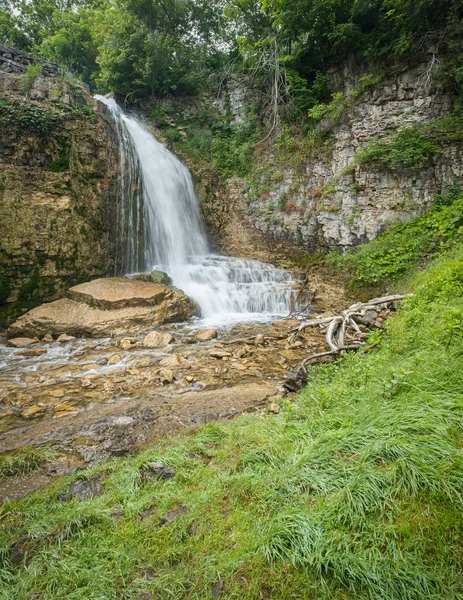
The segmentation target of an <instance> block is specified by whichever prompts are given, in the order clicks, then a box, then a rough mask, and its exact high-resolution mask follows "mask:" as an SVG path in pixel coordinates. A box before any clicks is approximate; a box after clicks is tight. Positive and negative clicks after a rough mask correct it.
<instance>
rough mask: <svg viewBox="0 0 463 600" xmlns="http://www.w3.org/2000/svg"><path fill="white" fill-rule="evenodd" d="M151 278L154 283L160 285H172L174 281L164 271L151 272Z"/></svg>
mask: <svg viewBox="0 0 463 600" xmlns="http://www.w3.org/2000/svg"><path fill="white" fill-rule="evenodd" d="M150 278H151V281H152V282H153V283H158V284H159V285H172V279H171V278H170V277H169V275H167V273H165V272H164V271H159V270H155V271H151V273H150Z"/></svg>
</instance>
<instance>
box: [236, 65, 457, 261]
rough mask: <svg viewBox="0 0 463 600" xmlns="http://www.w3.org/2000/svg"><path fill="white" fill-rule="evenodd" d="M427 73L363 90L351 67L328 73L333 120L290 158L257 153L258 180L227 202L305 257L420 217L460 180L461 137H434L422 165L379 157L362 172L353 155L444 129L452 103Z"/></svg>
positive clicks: (402, 73)
mask: <svg viewBox="0 0 463 600" xmlns="http://www.w3.org/2000/svg"><path fill="white" fill-rule="evenodd" d="M425 69H426V65H425V64H418V65H414V66H406V67H403V68H397V69H396V71H395V72H392V73H389V74H388V75H386V76H383V77H382V78H378V79H379V81H377V82H376V81H375V82H374V83H373V84H372V85H369V86H365V88H366V89H362V88H361V86H362V79H361V78H359V77H358V76H355V75H354V74H353V73H352V71H351V70H350V69H348V68H347V67H346V68H344V70H337V71H333V72H332V81H333V82H334V83H335V85H336V89H337V90H338V91H339V93H341V94H342V98H341V97H340V98H341V99H340V101H338V102H340V104H341V107H340V109H339V113H340V114H338V115H337V118H324V119H322V120H321V121H320V122H319V124H318V126H317V129H316V130H315V132H313V133H312V140H311V144H310V143H307V144H306V145H305V142H304V140H303V139H302V140H301V138H300V137H299V139H296V140H295V141H294V140H290V142H292V143H294V144H295V148H294V150H293V152H291V149H289V151H287V152H286V153H281V152H279V148H278V147H276V146H275V145H267V146H264V147H261V148H259V147H258V148H257V149H258V158H257V165H256V167H257V171H256V177H255V178H254V181H251V184H250V183H249V181H248V182H245V183H244V184H243V182H241V181H236V180H234V181H230V182H229V183H228V189H227V191H226V196H227V195H228V197H231V198H232V199H233V204H234V206H235V207H236V206H237V204H238V205H240V210H241V215H242V217H243V219H246V220H247V221H248V223H250V224H252V225H253V226H254V227H255V228H256V229H257V230H258V231H259V232H261V233H264V234H265V235H266V236H267V237H269V238H271V239H273V240H275V241H286V242H288V241H289V242H292V243H295V244H296V245H299V246H301V247H304V248H305V249H307V250H309V251H317V250H323V249H333V248H339V249H348V248H349V247H351V246H354V245H357V244H360V243H363V242H366V241H369V240H372V239H374V238H376V237H377V236H378V235H379V234H380V233H382V232H383V231H384V230H385V229H388V228H389V227H391V226H392V225H393V224H395V223H397V222H400V221H406V220H408V219H410V218H412V217H414V216H419V215H422V214H423V213H424V212H426V210H427V209H429V208H430V206H431V204H432V202H433V199H434V198H435V196H436V194H445V193H446V192H447V191H448V190H449V189H450V188H451V187H452V186H455V185H459V184H461V182H462V181H463V139H462V136H461V135H452V133H449V135H448V136H447V138H446V141H445V142H442V141H439V136H437V140H434V142H435V143H436V144H437V146H436V148H435V151H434V152H431V153H430V155H429V157H427V158H426V160H425V161H424V164H423V162H420V161H419V160H417V161H416V163H415V164H412V165H409V164H406V163H405V162H404V164H403V165H401V164H400V155H399V159H398V160H399V164H398V165H396V168H394V169H390V168H388V165H387V164H386V161H384V162H383V163H382V161H381V157H379V159H378V160H376V161H374V162H368V161H366V162H364V163H362V162H361V161H359V159H358V156H359V154H358V153H359V152H360V151H362V150H364V149H366V148H368V147H369V146H370V145H371V144H375V143H377V142H378V141H379V140H383V141H386V142H387V141H390V140H391V139H392V138H393V136H394V135H396V134H397V132H398V131H401V130H404V129H406V128H413V127H418V131H419V128H423V127H424V128H425V127H426V126H427V125H429V126H430V125H432V124H438V125H439V126H442V127H444V128H445V127H448V126H449V123H448V122H446V121H445V119H446V118H448V117H450V115H451V113H452V103H453V98H452V95H451V93H450V92H449V90H447V89H445V87H444V86H443V85H441V84H439V83H437V84H432V83H431V84H430V82H429V80H428V79H427V78H426V77H425V76H424V74H425ZM364 81H365V79H364ZM343 103H344V105H343ZM442 119H444V121H442ZM436 128H437V129H438V126H437V125H436ZM420 135H421V134H420ZM444 137H445V136H444ZM423 139H424V138H423ZM440 140H442V136H441V138H440ZM277 141H278V140H277ZM405 141H406V140H405ZM280 143H281V144H282V145H284V143H285V139H284V136H282V139H281V140H280ZM304 145H305V146H306V148H307V150H305V149H304ZM285 154H286V155H285ZM294 157H296V160H294Z"/></svg>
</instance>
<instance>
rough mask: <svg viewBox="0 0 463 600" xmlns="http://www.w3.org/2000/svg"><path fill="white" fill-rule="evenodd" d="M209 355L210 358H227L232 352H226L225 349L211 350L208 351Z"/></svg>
mask: <svg viewBox="0 0 463 600" xmlns="http://www.w3.org/2000/svg"><path fill="white" fill-rule="evenodd" d="M209 356H210V357H211V358H217V359H222V358H229V357H231V356H232V354H231V352H227V351H226V350H211V351H210V352H209Z"/></svg>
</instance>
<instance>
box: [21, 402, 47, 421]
mask: <svg viewBox="0 0 463 600" xmlns="http://www.w3.org/2000/svg"><path fill="white" fill-rule="evenodd" d="M44 410H45V407H44V406H39V405H38V404H34V406H31V407H29V408H26V409H25V410H23V411H22V413H21V417H24V419H30V418H32V417H34V416H35V415H37V414H38V413H41V412H43V411H44Z"/></svg>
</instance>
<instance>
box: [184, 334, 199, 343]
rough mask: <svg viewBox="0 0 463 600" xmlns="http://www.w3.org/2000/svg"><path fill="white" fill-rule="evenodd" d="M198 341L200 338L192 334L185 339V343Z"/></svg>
mask: <svg viewBox="0 0 463 600" xmlns="http://www.w3.org/2000/svg"><path fill="white" fill-rule="evenodd" d="M197 341H198V340H197V339H196V338H195V337H193V336H192V335H187V336H186V338H185V340H184V342H185V344H196V342H197Z"/></svg>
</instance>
